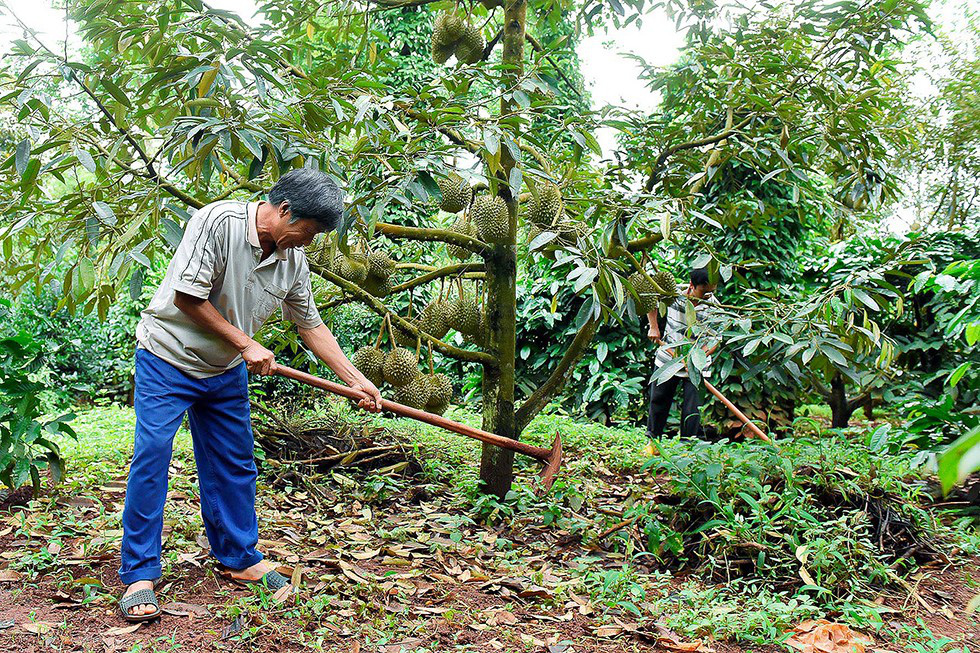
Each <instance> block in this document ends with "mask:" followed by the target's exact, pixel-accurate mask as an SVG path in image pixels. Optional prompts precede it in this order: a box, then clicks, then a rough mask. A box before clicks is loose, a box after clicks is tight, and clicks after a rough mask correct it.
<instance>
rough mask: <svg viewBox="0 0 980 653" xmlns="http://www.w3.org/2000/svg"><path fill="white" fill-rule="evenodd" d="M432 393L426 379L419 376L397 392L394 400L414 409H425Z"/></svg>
mask: <svg viewBox="0 0 980 653" xmlns="http://www.w3.org/2000/svg"><path fill="white" fill-rule="evenodd" d="M431 394H432V392H431V389H430V386H429V383H428V381H427V380H426V377H424V376H417V377H415V378H414V379H413V380H412V381H411V382H410V383H407V384H405V385H403V386H402V387H400V388H398V390H396V391H395V395H394V397H393V398H394V400H395V401H396V402H398V403H400V404H404V405H406V406H411V407H412V408H423V407H425V405H426V404H427V403H428V402H429V397H430V396H431Z"/></svg>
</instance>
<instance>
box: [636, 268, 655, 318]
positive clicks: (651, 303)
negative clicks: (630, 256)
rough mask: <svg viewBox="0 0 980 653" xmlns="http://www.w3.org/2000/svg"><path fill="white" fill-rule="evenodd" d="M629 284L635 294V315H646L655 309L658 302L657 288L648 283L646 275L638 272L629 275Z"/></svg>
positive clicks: (650, 282)
mask: <svg viewBox="0 0 980 653" xmlns="http://www.w3.org/2000/svg"><path fill="white" fill-rule="evenodd" d="M629 282H630V285H631V286H632V287H633V290H634V291H636V294H637V297H636V312H637V313H640V314H646V313H649V312H650V311H652V310H653V309H654V308H656V306H657V300H658V294H657V288H656V287H655V286H654V285H653V282H652V281H650V279H649V278H648V277H647V275H645V274H642V273H640V272H634V273H633V274H631V275H630V278H629Z"/></svg>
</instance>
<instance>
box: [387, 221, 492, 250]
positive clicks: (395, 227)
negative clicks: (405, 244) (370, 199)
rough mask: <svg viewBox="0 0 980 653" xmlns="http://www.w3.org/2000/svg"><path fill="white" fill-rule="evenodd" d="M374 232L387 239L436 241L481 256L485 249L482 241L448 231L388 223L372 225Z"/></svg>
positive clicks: (485, 246)
mask: <svg viewBox="0 0 980 653" xmlns="http://www.w3.org/2000/svg"><path fill="white" fill-rule="evenodd" d="M374 228H375V230H376V231H380V232H381V233H383V234H384V235H386V236H388V237H389V238H396V239H397V238H402V239H405V240H422V241H429V242H431V241H438V242H442V243H450V244H452V245H458V246H459V247H463V248H465V249H468V250H470V251H471V252H475V253H477V254H483V252H485V251H486V249H487V244H486V243H484V242H483V241H482V240H478V239H476V238H473V237H472V236H467V235H466V234H461V233H457V232H455V231H450V230H448V229H430V228H426V227H405V226H402V225H400V224H391V223H388V222H378V223H376V224H375V225H374Z"/></svg>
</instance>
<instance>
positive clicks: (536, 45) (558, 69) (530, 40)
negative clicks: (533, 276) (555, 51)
mask: <svg viewBox="0 0 980 653" xmlns="http://www.w3.org/2000/svg"><path fill="white" fill-rule="evenodd" d="M524 38H526V39H527V42H528V43H530V44H531V47H532V48H534V51H535V52H540V53H541V54H543V55H544V58H545V59H547V60H548V63H550V64H551V67H552V68H554V69H555V72H556V73H558V76H559V77H561V78H562V79H563V80H564V81H565V83H566V84H568V88H570V89H572V91H574V92H575V95H577V96H579V97H580V98H581V97H582V93H581V92H580V91H579V90H578V88H577V87H576V86H575V84H573V83H572V80H570V79H569V78H568V77H566V76H565V73H564V72H563V71H562V69H561V66H559V65H558V62H557V61H555V60H554V59H552V58H551V55H550V54H548V53H547V52H545V50H544V46H542V45H541V42H540V41H538V39H536V38H534V35H533V34H529V33H525V34H524Z"/></svg>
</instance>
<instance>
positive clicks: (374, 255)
mask: <svg viewBox="0 0 980 653" xmlns="http://www.w3.org/2000/svg"><path fill="white" fill-rule="evenodd" d="M367 266H368V274H370V275H373V276H375V277H377V278H378V279H388V278H390V277H391V275H393V274H394V273H395V262H394V261H393V260H391V257H390V256H388V255H387V254H385V253H384V252H382V251H380V250H377V249H376V250H374V251H373V252H371V253H370V254H368V257H367Z"/></svg>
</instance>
